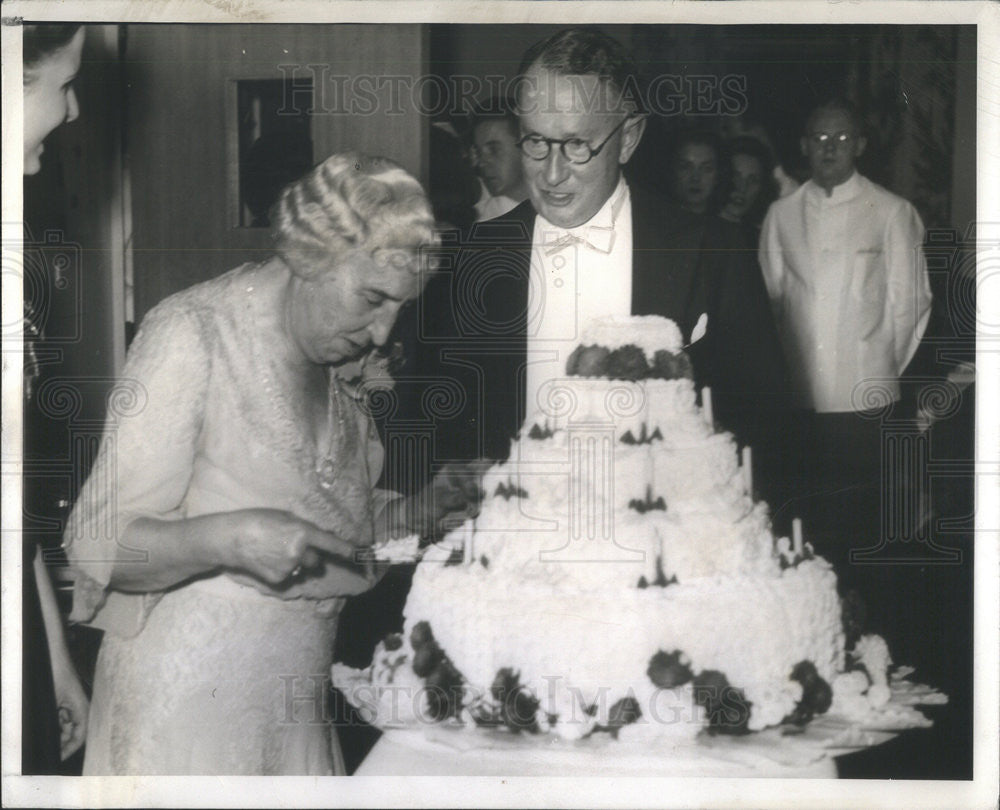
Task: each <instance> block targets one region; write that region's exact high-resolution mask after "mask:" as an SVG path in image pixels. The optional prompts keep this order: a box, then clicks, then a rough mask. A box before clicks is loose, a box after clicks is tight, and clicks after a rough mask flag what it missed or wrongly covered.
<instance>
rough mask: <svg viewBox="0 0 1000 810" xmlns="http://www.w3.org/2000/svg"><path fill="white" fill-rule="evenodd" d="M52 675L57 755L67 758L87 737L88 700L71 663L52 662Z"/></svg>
mask: <svg viewBox="0 0 1000 810" xmlns="http://www.w3.org/2000/svg"><path fill="white" fill-rule="evenodd" d="M52 677H53V681H54V685H55V693H56V705H57V706H58V707H59V755H60V757H61V758H62V759H63V760H67V759H69V758H70V757H71V756H73V754H75V753H76V752H77V751H79V750H80V746H82V745H83V742H84V740H85V739H86V738H87V715H88V713H89V712H90V701H89V700H87V694H86V693H85V692H84V691H83V686H82V685H81V684H80V679H79V678H78V677H77V675H76V670H75V669H73V665H72V663H70V662H68V661H67V662H65V663H64V664H62V665H57V664H56V663H55V662H53V668H52Z"/></svg>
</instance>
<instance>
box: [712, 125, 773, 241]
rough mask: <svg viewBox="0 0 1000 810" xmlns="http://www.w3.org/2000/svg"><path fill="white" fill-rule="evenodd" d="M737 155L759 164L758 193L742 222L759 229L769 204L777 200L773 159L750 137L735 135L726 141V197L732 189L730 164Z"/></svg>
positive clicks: (757, 141) (762, 144)
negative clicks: (727, 182)
mask: <svg viewBox="0 0 1000 810" xmlns="http://www.w3.org/2000/svg"><path fill="white" fill-rule="evenodd" d="M737 155H747V156H749V157H752V158H755V159H756V160H757V162H758V163H759V164H760V173H761V178H760V193H759V194H758V195H757V199H756V200H755V201H754V204H753V205H752V206H751V208H750V210H749V211H747V213H746V216H745V217H744V221H746V222H749V223H750V224H752V225H754V226H756V227H760V224H761V223H762V222H763V221H764V215H765V214H766V213H767V209H768V208H770V207H771V203H773V202H774V201H775V200H776V199H778V192H779V189H778V181H777V180H775V179H774V157H773V155H772V154H771V150H770V149H768V147H767V145H766V144H764V143H763V142H762V141H760V140H759V139H758V138H755V137H753V136H752V135H737V136H736V137H735V138H731V139H730V140H728V141H726V158H725V163H726V166H727V167H728V169H729V186H728V187H727V189H726V194H727V195H728V193H729V190H730V189H731V188H732V162H733V158H734V157H736V156H737Z"/></svg>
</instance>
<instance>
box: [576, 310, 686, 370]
mask: <svg viewBox="0 0 1000 810" xmlns="http://www.w3.org/2000/svg"><path fill="white" fill-rule="evenodd" d="M683 343H684V341H683V338H682V337H681V330H680V329H679V328H678V327H677V324H675V323H674V322H673V321H671V320H668V319H667V318H661V317H660V316H659V315H630V316H628V317H624V318H597V319H595V320H593V321H591V322H590V323H588V324H587V325H586V326H585V327H584V329H583V334H582V335H581V340H580V345H582V346H603V347H604V348H606V349H618V348H621V347H623V346H637V347H639V348H640V349H642V350H643V351H644V352H645V353H646V359H647V361H649V362H650V363H652V361H653V356H654V355H655V354H656V352H657V351H661V350H665V351H668V352H674V353H676V352H679V351H680V350H681V349H682V348H683Z"/></svg>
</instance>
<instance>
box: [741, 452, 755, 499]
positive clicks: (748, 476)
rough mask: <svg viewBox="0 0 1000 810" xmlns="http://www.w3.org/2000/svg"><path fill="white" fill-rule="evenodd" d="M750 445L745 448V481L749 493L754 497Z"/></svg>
mask: <svg viewBox="0 0 1000 810" xmlns="http://www.w3.org/2000/svg"><path fill="white" fill-rule="evenodd" d="M750 455H751V454H750V447H749V445H748V446H747V447H744V448H743V481H744V483H745V484H746V488H747V495H749V496H750V497H751V498H752V497H753V462H752V460H751V457H750Z"/></svg>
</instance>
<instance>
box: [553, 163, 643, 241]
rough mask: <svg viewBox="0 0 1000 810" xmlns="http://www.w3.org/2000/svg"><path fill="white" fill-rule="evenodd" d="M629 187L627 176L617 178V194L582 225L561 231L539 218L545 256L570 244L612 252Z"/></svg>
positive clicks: (556, 226)
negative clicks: (616, 226)
mask: <svg viewBox="0 0 1000 810" xmlns="http://www.w3.org/2000/svg"><path fill="white" fill-rule="evenodd" d="M628 198H629V197H628V185H627V184H626V183H625V178H624V177H619V178H618V185H617V186H616V187H615V190H614V192H613V193H612V194H611V196H610V197H608V199H607V200H605V202H604V205H602V206H601V208H600V210H598V212H597V213H596V214H594V216H592V217H591V218H590V219H589V220H587V221H586V222H584V223H583V224H582V225H577V226H576V227H574V228H562V227H559V226H558V225H553V224H552V223H551V222H549V221H548V220H547V219H545V217H543V216H542V215H541V214H539V215H538V222H537V227H538V232H539V233H540V234H541V244H542V245H543V246H544V247H545V248H546V253H555V252H558V251H560V250H562V249H563V248H566V247H568V246H569V245H570V244H574V243H578V244H585V245H588V246H589V247H591V248H593V249H594V250H596V251H598V252H599V253H605V254H607V253H610V252H611V250H612V248H613V247H614V244H615V224H616V222H617V221H618V218H619V217H620V215H621V212H622V209H623V208H624V207H625V203H626V202H627V201H628Z"/></svg>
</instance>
